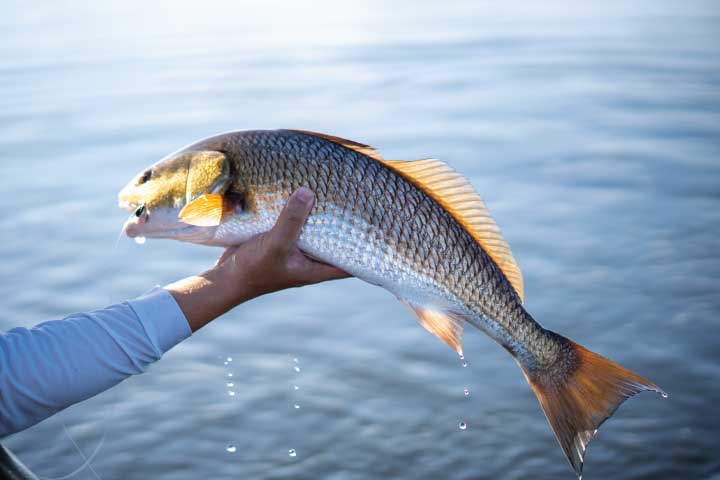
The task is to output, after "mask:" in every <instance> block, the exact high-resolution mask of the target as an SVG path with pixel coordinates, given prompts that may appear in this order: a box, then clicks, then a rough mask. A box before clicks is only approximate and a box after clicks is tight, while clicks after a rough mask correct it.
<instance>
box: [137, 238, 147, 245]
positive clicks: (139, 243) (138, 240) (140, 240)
mask: <svg viewBox="0 0 720 480" xmlns="http://www.w3.org/2000/svg"><path fill="white" fill-rule="evenodd" d="M135 243H137V244H138V245H142V244H144V243H145V237H135Z"/></svg>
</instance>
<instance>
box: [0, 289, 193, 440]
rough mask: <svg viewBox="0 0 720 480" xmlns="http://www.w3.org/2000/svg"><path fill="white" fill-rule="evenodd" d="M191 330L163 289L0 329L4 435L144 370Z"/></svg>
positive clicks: (0, 411)
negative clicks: (4, 330)
mask: <svg viewBox="0 0 720 480" xmlns="http://www.w3.org/2000/svg"><path fill="white" fill-rule="evenodd" d="M189 335H190V329H189V328H188V325H187V322H186V320H185V318H184V317H183V315H182V312H181V311H180V309H179V308H178V306H177V304H176V303H175V301H174V300H173V298H172V297H171V296H170V295H168V293H167V292H164V291H162V290H161V289H156V290H154V291H152V292H150V293H149V294H147V295H144V296H142V297H140V298H138V299H136V300H132V301H130V302H125V303H122V304H118V305H112V306H110V307H107V308H105V309H102V310H97V311H94V312H89V313H81V314H75V315H71V316H69V317H66V318H65V319H63V320H54V321H50V322H45V323H42V324H39V325H37V326H36V327H34V328H32V329H26V328H16V329H13V330H10V331H9V332H7V333H4V334H0V437H2V436H5V435H8V434H10V433H13V432H16V431H19V430H22V429H24V428H27V427H29V426H31V425H33V424H35V423H37V422H39V421H41V420H43V419H45V418H47V417H49V416H51V415H53V414H55V413H57V412H58V411H60V410H62V409H64V408H66V407H68V406H70V405H72V404H75V403H78V402H80V401H82V400H85V399H87V398H89V397H91V396H93V395H96V394H98V393H100V392H103V391H105V390H107V389H108V388H110V387H112V386H113V385H115V384H117V383H119V382H121V381H122V380H124V379H125V378H127V377H129V376H131V375H134V374H137V373H141V372H143V371H144V369H145V368H146V367H147V366H148V365H149V364H150V363H153V362H154V361H156V360H158V359H159V358H160V357H161V356H162V355H163V353H165V352H166V351H167V350H169V349H170V348H172V346H174V345H175V344H177V343H178V342H180V341H181V340H183V339H184V338H187V337H188V336H189Z"/></svg>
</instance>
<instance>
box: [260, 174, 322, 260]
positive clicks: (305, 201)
mask: <svg viewBox="0 0 720 480" xmlns="http://www.w3.org/2000/svg"><path fill="white" fill-rule="evenodd" d="M314 198H315V195H314V194H313V192H312V191H311V190H310V189H308V188H305V187H300V188H298V189H297V190H295V192H294V193H293V194H292V195H290V198H289V199H288V202H287V204H285V208H283V211H282V212H280V216H279V217H278V219H277V222H276V223H275V226H274V227H273V228H272V230H270V233H269V234H268V247H269V248H270V249H271V250H272V251H273V252H274V253H275V254H276V255H287V254H288V252H289V251H290V249H291V248H292V246H293V245H294V244H295V242H296V241H297V239H298V237H299V236H300V232H301V231H302V227H303V225H305V220H307V217H308V215H309V214H310V210H312V206H313V201H314Z"/></svg>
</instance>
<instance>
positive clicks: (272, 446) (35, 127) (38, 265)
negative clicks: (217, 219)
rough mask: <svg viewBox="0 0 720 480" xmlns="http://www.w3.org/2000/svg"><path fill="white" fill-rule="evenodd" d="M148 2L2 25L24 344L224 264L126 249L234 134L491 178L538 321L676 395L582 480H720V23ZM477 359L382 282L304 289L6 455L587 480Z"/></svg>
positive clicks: (708, 6)
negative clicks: (48, 328)
mask: <svg viewBox="0 0 720 480" xmlns="http://www.w3.org/2000/svg"><path fill="white" fill-rule="evenodd" d="M149 3H150V2H135V1H130V2H109V1H98V2H93V3H91V4H90V5H85V6H79V4H77V3H76V2H5V3H4V4H3V15H2V16H0V32H2V33H0V39H1V41H0V91H1V92H2V95H0V198H2V201H3V226H2V231H3V234H2V242H0V265H2V268H1V269H0V283H1V284H2V289H3V296H2V302H1V305H2V310H3V314H2V315H1V316H0V328H1V329H8V328H11V327H14V326H31V325H33V324H35V323H37V322H39V321H41V320H43V319H49V318H58V317H62V316H63V315H65V314H68V313H70V312H73V311H82V310H87V309H92V308H96V307H100V306H102V305H104V304H107V303H109V302H115V301H120V300H123V299H126V298H130V297H133V296H135V295H138V294H140V293H141V292H143V291H145V290H146V289H148V288H150V287H151V286H153V285H155V284H163V283H167V282H170V281H173V280H175V279H178V278H180V277H182V276H185V275H189V274H192V273H196V272H198V271H201V270H202V269H204V268H206V267H207V266H208V265H210V264H211V263H212V262H213V261H214V259H215V258H216V257H217V256H218V255H219V253H220V251H219V250H218V249H212V248H207V247H199V246H193V245H187V244H180V243H175V242H171V241H148V243H147V244H145V245H144V246H138V245H135V244H134V243H132V242H131V241H129V240H127V239H122V240H121V241H120V243H119V245H118V246H117V248H114V244H115V240H116V238H117V235H118V231H119V229H120V226H121V224H122V222H123V221H124V219H125V213H123V212H122V211H120V210H118V209H117V206H116V198H115V195H116V192H117V191H118V190H119V188H120V187H121V186H122V185H124V183H125V182H126V181H127V180H128V179H129V178H130V176H131V175H133V174H135V173H136V172H137V171H138V170H139V169H140V168H142V167H144V166H145V165H147V164H150V163H152V162H154V161H156V160H157V159H159V158H160V157H162V156H164V155H165V154H167V153H169V152H170V151H173V150H175V149H176V148H178V147H180V146H182V145H185V144H187V143H190V142H192V141H194V140H196V139H199V138H202V137H204V136H208V135H211V134H214V133H217V132H220V131H227V130H235V129H246V128H278V127H295V128H303V129H309V130H318V131H323V132H328V133H333V134H336V135H341V136H345V137H348V138H352V139H355V140H359V141H363V142H366V143H369V144H372V145H375V146H377V147H378V148H380V150H381V151H382V152H383V153H384V155H385V156H386V157H387V158H404V159H412V158H418V157H425V156H435V157H438V158H441V159H444V160H446V161H448V162H449V163H450V164H452V165H454V166H455V167H456V168H458V169H459V170H461V171H462V172H464V173H465V174H467V175H468V176H469V178H470V179H471V180H472V182H473V184H474V185H475V186H476V188H477V189H478V190H479V191H480V192H481V193H482V194H483V196H484V197H485V199H486V200H487V203H488V204H489V206H490V208H491V210H492V211H493V212H494V214H495V216H496V218H497V221H498V223H499V224H500V225H501V227H502V228H503V230H504V232H505V235H506V238H507V239H508V241H509V243H510V244H511V245H512V248H513V251H514V253H515V256H516V258H517V259H518V261H519V263H520V265H521V267H522V268H523V271H524V274H525V281H526V299H527V307H528V309H529V311H530V312H532V314H533V315H534V316H535V317H536V318H537V319H538V320H539V321H540V322H542V323H543V324H544V325H545V326H546V327H548V328H551V329H553V330H556V331H558V332H562V333H563V334H565V335H567V336H569V337H571V338H573V339H575V340H577V341H578V342H580V343H582V344H584V345H586V346H587V347H589V348H591V349H593V350H595V351H597V352H600V353H602V354H604V355H606V356H608V357H610V358H612V359H614V360H616V361H619V362H620V363H622V364H624V365H626V366H628V367H630V368H632V369H633V370H636V371H638V372H639V373H641V374H643V375H646V376H648V377H649V378H651V379H652V380H654V381H655V382H657V383H658V384H659V385H661V386H662V387H663V388H665V389H666V390H667V391H668V392H669V394H670V398H668V399H667V400H663V399H661V398H660V397H659V396H656V395H652V394H642V395H640V396H638V397H636V398H634V399H632V400H630V401H628V402H627V403H626V404H625V405H623V406H622V407H621V408H620V409H619V410H618V412H617V413H616V415H615V416H614V418H612V419H611V420H610V421H608V422H607V423H606V424H605V425H604V426H603V428H602V429H601V431H600V433H599V434H598V437H597V438H596V440H595V441H594V442H593V444H592V445H591V447H590V449H589V454H588V460H587V463H586V469H585V471H586V477H585V478H588V479H602V478H633V479H635V478H655V479H657V478H661V479H666V478H667V479H679V478H683V479H699V478H711V477H713V476H714V478H718V477H717V475H718V474H719V473H718V472H720V455H719V453H720V452H719V451H718V449H719V445H720V434H719V433H718V432H720V418H719V417H720V413H719V412H718V404H719V403H720V374H719V367H720V362H719V360H720V347H719V346H718V343H719V340H720V337H719V333H720V332H719V330H718V314H719V313H720V291H719V290H720V288H719V285H720V284H719V281H720V255H719V254H718V246H719V243H718V234H719V233H720V229H719V227H720V188H719V187H720V161H719V155H720V9H719V8H718V4H717V3H715V2H702V1H699V2H680V1H678V2H629V1H609V2H608V1H606V2H592V3H590V2H585V3H584V4H583V5H579V4H578V3H577V2H542V3H532V4H529V2H497V3H480V2H473V1H459V2H435V3H426V2H410V1H402V2H393V3H392V4H390V3H389V2H354V3H342V2H329V1H328V2H319V3H313V4H301V3H293V4H292V5H288V4H284V3H282V2H261V1H256V2H249V3H248V2H227V3H215V2H211V1H208V2H203V4H202V6H197V5H193V4H192V3H190V2H187V3H185V2H166V3H156V4H152V5H149ZM465 351H466V354H467V357H468V360H469V362H470V366H469V367H468V368H466V369H464V368H461V367H460V366H459V363H458V359H457V357H456V355H455V354H454V353H453V352H452V351H450V350H449V349H448V348H447V347H445V346H444V345H443V344H441V343H440V342H438V341H437V340H436V339H434V338H433V337H432V336H431V335H429V334H428V333H426V332H425V331H424V330H422V329H421V328H420V327H418V326H417V325H416V324H415V321H414V320H413V319H412V317H411V316H410V314H409V313H408V312H407V311H406V310H405V309H404V308H403V307H402V306H401V305H399V304H398V303H397V302H396V301H395V299H394V298H393V297H392V296H391V295H390V294H388V293H387V292H385V291H383V290H381V289H378V288H376V287H372V286H370V285H367V284H363V283H361V282H360V281H358V280H345V281H342V282H335V283H331V284H325V285H321V286H314V287H311V288H303V289H298V290H293V291H286V292H282V293H278V294H274V295H271V296H267V297H263V298H260V299H257V300H254V301H252V302H250V303H248V304H246V305H242V306H240V307H239V308H237V309H235V310H234V311H232V312H231V313H229V314H228V315H226V316H225V317H223V318H221V319H219V320H217V321H215V322H214V323H213V324H212V325H210V326H209V327H208V328H206V329H204V330H202V331H201V332H199V333H198V334H197V335H195V336H194V337H193V338H191V339H189V340H188V341H186V342H185V343H183V344H182V345H180V346H178V347H177V348H176V349H174V350H173V351H172V352H171V353H169V354H168V355H167V356H166V357H165V358H164V359H163V360H162V361H161V362H159V363H158V364H156V365H154V366H153V367H152V368H150V370H149V371H148V372H147V373H146V374H144V375H142V376H139V377H136V378H133V379H130V380H128V381H126V382H125V383H123V384H121V385H119V386H118V387H116V388H114V389H112V390H110V391H108V392H106V393H104V394H102V395H100V396H98V397H96V398H93V399H91V400H89V401H86V402H84V403H82V404H80V405H77V406H75V407H73V408H71V409H69V410H67V411H65V412H63V413H61V414H59V415H57V416H55V417H53V418H51V419H49V420H47V421H45V422H43V423H41V424H39V425H37V426H35V427H33V428H31V429H29V430H27V431H25V432H22V433H20V434H17V435H15V436H13V437H11V438H10V439H8V440H7V444H8V445H9V446H10V447H12V448H13V449H14V450H15V451H16V453H17V454H18V455H19V456H20V457H21V458H22V459H23V460H24V461H25V462H26V463H27V464H28V465H29V466H30V467H32V468H33V469H34V470H35V471H36V472H37V473H38V474H39V475H41V476H43V477H48V478H49V477H59V476H63V475H66V474H68V473H69V472H71V471H72V470H74V469H75V468H76V467H78V466H79V465H80V464H81V463H82V459H81V458H80V456H79V454H78V453H77V452H76V450H75V448H74V447H73V445H72V442H71V441H70V440H69V438H68V436H67V435H66V434H65V433H64V431H63V424H66V425H67V428H68V430H69V432H70V433H71V435H72V437H73V438H74V439H75V440H76V441H77V443H78V445H79V447H80V448H81V449H82V450H83V451H84V452H85V453H86V454H87V455H90V453H91V452H92V451H93V450H94V449H95V448H96V447H97V446H98V444H99V442H100V441H101V440H102V439H103V438H104V443H103V444H102V447H101V448H100V450H99V452H98V454H97V455H96V456H95V457H94V459H93V461H92V466H93V468H94V470H95V472H97V474H98V475H99V476H100V477H101V478H103V479H105V480H108V479H121V478H122V479H126V478H127V479H129V478H133V479H134V478H163V479H190V478H214V479H215V478H262V479H279V478H296V479H317V478H329V479H338V480H340V479H342V480H345V479H366V478H381V477H392V478H403V479H440V478H442V479H471V478H472V479H496V478H503V479H520V478H523V479H525V478H533V479H556V478H573V476H572V473H571V470H570V468H569V466H568V465H567V462H566V460H565V459H564V457H563V455H562V453H561V451H560V449H559V447H558V446H557V444H556V442H555V439H554V438H553V436H552V433H551V431H550V428H549V427H548V425H547V423H546V421H545V419H544V418H543V415H542V413H541V412H540V409H539V406H538V404H537V401H536V400H535V398H534V397H533V394H532V392H531V390H530V388H529V387H528V386H527V384H526V383H525V380H524V379H523V376H522V374H521V373H520V371H519V370H518V368H517V366H516V365H515V364H514V362H513V361H512V360H511V358H510V357H509V356H508V355H507V354H506V353H505V352H504V351H503V350H502V349H501V348H499V347H498V346H496V345H495V344H494V343H492V342H491V341H490V340H489V339H487V338H486V337H485V336H484V335H482V334H481V333H480V332H477V331H471V332H468V333H467V335H466V343H465ZM227 356H232V357H233V361H232V362H231V364H230V365H228V366H225V365H223V360H224V359H225V357H227ZM294 357H297V358H298V360H299V366H300V367H301V371H300V373H296V372H294V371H293V365H294V364H293V358H294ZM228 372H232V373H234V381H235V383H236V388H235V390H236V392H237V394H236V395H235V396H234V397H230V396H229V395H228V393H227V390H228V389H227V388H226V386H225V382H226V378H225V376H226V374H227V373H228ZM294 384H297V385H299V386H300V387H301V389H300V390H298V391H297V392H295V391H294V390H293V387H292V386H293V385H294ZM464 387H468V388H469V390H470V392H471V395H470V397H469V398H465V397H464V395H463V388H464ZM294 403H298V404H300V405H301V409H299V410H295V409H294V408H293V404H294ZM460 421H465V422H467V424H468V428H467V430H465V431H460V430H459V429H458V423H459V422H460ZM229 443H232V444H235V445H236V446H237V452H236V453H228V452H226V446H227V445H228V444H229ZM291 448H294V449H296V450H297V456H296V457H294V458H292V457H290V456H289V455H288V450H289V449H291ZM74 478H78V479H92V478H96V477H95V475H94V474H93V472H91V471H90V470H89V469H85V470H82V471H80V472H79V473H78V474H77V475H76V476H75V477H74Z"/></svg>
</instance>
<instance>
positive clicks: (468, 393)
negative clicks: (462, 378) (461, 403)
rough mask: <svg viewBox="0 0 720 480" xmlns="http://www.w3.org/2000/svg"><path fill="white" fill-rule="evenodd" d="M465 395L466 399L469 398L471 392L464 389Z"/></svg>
mask: <svg viewBox="0 0 720 480" xmlns="http://www.w3.org/2000/svg"><path fill="white" fill-rule="evenodd" d="M463 393H464V394H465V396H466V397H469V396H470V390H469V389H468V388H467V387H465V388H464V389H463Z"/></svg>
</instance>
